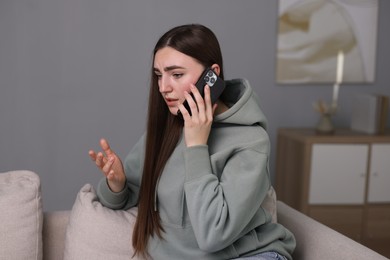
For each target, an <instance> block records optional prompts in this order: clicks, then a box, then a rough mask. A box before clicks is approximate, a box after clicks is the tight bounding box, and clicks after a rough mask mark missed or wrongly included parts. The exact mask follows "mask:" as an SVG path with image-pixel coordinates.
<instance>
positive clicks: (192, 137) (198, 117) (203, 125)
mask: <svg viewBox="0 0 390 260" xmlns="http://www.w3.org/2000/svg"><path fill="white" fill-rule="evenodd" d="M191 92H192V94H193V95H194V98H195V100H194V99H193V98H192V96H191V95H190V94H189V93H187V92H186V93H185V97H186V100H187V102H188V105H189V107H190V109H191V115H190V114H189V113H188V111H187V110H186V108H185V107H184V105H183V104H180V106H179V109H180V113H181V114H182V116H183V119H184V138H185V142H186V145H187V147H190V146H195V145H204V144H207V139H208V138H209V134H210V130H211V125H212V123H213V117H214V112H215V109H216V108H217V105H216V104H214V105H212V104H211V98H210V87H209V86H208V85H206V86H205V88H204V99H203V98H202V96H201V94H200V93H199V90H198V89H197V88H196V87H195V85H191Z"/></svg>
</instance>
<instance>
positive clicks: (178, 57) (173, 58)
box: [153, 47, 205, 115]
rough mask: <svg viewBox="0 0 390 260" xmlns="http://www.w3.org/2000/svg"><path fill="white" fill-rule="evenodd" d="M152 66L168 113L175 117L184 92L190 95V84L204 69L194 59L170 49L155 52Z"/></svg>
mask: <svg viewBox="0 0 390 260" xmlns="http://www.w3.org/2000/svg"><path fill="white" fill-rule="evenodd" d="M153 66H154V73H155V74H156V75H157V78H158V87H159V91H160V93H161V95H162V96H163V98H164V100H165V103H166V104H167V106H168V108H169V111H170V112H171V113H172V114H173V115H177V111H178V106H179V105H180V104H181V103H183V102H184V100H185V97H184V92H185V91H187V92H188V93H190V86H191V84H195V83H196V81H197V80H198V78H199V77H200V75H201V73H202V72H203V70H204V69H205V68H204V66H203V65H202V64H200V63H199V62H198V61H197V60H195V59H194V58H192V57H190V56H188V55H185V54H184V53H181V52H179V51H177V50H175V49H173V48H171V47H164V48H162V49H160V50H158V51H157V52H156V54H155V56H154V65H153Z"/></svg>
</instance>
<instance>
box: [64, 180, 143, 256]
mask: <svg viewBox="0 0 390 260" xmlns="http://www.w3.org/2000/svg"><path fill="white" fill-rule="evenodd" d="M136 215H137V208H132V209H129V210H127V211H123V210H111V209H109V208H106V207H103V206H102V205H101V204H100V202H99V201H98V199H97V196H96V192H95V190H94V188H93V187H92V186H91V185H90V184H86V185H84V187H82V188H81V190H80V192H79V193H78V195H77V199H76V201H75V203H74V205H73V208H72V211H71V214H70V218H69V223H68V226H67V230H66V238H65V252H64V259H65V260H69V259H94V260H99V259H102V260H106V259H116V260H120V259H126V260H128V259H130V256H132V255H133V252H134V251H133V249H132V241H131V236H132V229H133V227H134V224H135V220H136ZM133 259H135V258H133Z"/></svg>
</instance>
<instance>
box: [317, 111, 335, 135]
mask: <svg viewBox="0 0 390 260" xmlns="http://www.w3.org/2000/svg"><path fill="white" fill-rule="evenodd" d="M316 131H317V133H319V134H333V133H334V126H333V123H332V116H331V115H330V114H328V113H324V114H322V115H321V118H320V121H319V122H318V124H317V128H316Z"/></svg>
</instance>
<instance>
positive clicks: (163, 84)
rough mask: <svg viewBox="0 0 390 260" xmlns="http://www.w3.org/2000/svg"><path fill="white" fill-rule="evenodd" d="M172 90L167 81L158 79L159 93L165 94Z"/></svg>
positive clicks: (162, 78) (163, 78)
mask: <svg viewBox="0 0 390 260" xmlns="http://www.w3.org/2000/svg"><path fill="white" fill-rule="evenodd" d="M171 90H172V87H171V85H170V82H169V79H167V78H165V77H161V79H160V92H162V93H165V92H169V91H171Z"/></svg>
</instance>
